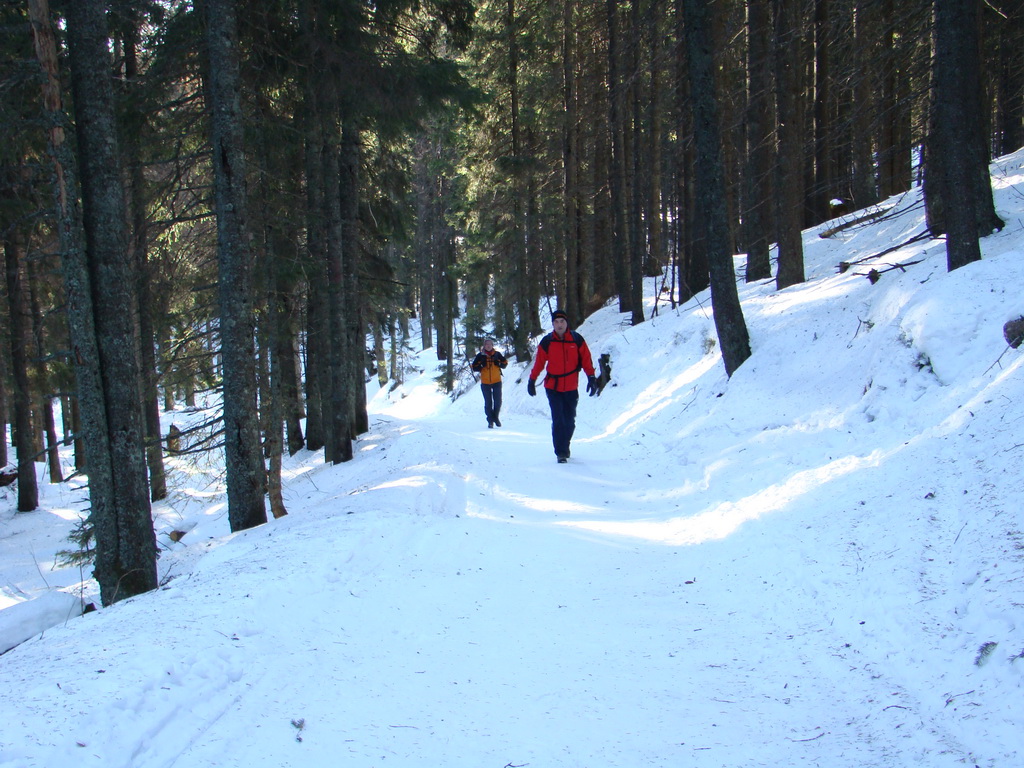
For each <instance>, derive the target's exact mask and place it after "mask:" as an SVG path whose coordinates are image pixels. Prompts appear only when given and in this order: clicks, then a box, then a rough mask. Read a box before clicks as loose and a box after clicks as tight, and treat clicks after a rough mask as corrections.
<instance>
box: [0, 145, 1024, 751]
mask: <svg viewBox="0 0 1024 768" xmlns="http://www.w3.org/2000/svg"><path fill="white" fill-rule="evenodd" d="M997 170H998V173H997V174H995V175H994V179H996V180H997V182H998V183H997V187H999V189H998V190H997V191H999V192H1000V206H1001V207H1000V210H1001V211H1005V212H1007V215H1006V219H1007V221H1008V222H1010V224H1008V226H1007V228H1006V229H1005V230H1004V231H1003V232H1002V233H1000V234H999V235H993V236H992V237H991V238H986V240H985V242H984V247H985V259H984V260H983V261H982V262H979V263H977V264H974V265H971V266H969V267H964V268H962V269H959V270H956V271H955V272H954V273H946V271H945V268H944V261H943V253H942V245H941V243H929V244H925V245H915V246H914V247H913V248H912V249H907V252H904V253H892V254H888V255H887V256H886V259H887V260H891V261H893V262H897V261H901V260H902V261H905V262H912V265H913V267H912V269H911V268H908V269H905V270H896V269H894V270H887V271H886V274H885V275H884V278H883V280H882V281H880V282H879V283H877V284H871V283H869V282H868V281H867V280H866V279H864V276H863V275H857V274H856V273H855V272H852V271H851V272H847V273H844V274H837V273H836V270H835V264H836V263H838V262H839V261H840V260H850V261H853V260H855V259H859V258H860V257H863V256H865V255H869V254H871V253H878V252H881V251H883V250H884V248H885V247H886V246H887V245H889V244H891V243H893V242H903V241H905V240H906V239H907V238H906V236H907V233H909V232H916V231H919V230H920V229H921V227H922V222H921V214H920V210H919V207H918V206H917V205H916V203H915V202H914V200H913V199H912V197H911V196H908V197H907V198H906V199H905V200H903V199H901V200H897V201H890V202H889V204H890V205H892V206H894V207H898V206H903V207H904V208H905V210H906V213H905V214H904V215H896V214H891V215H887V216H886V217H883V218H880V219H879V220H878V221H877V222H875V223H872V224H870V225H866V226H864V227H862V228H859V229H854V228H850V229H848V230H844V231H843V233H842V235H841V236H837V237H833V238H829V239H823V238H819V237H818V236H817V234H816V233H814V232H808V233H806V235H805V243H804V244H805V249H806V258H807V262H808V281H807V283H806V284H804V285H801V286H794V287H792V288H789V289H786V290H785V291H782V292H779V291H776V290H775V289H774V286H772V285H771V284H770V283H763V284H745V285H743V286H742V287H741V288H742V293H743V295H742V299H743V306H744V312H745V314H746V317H747V321H748V324H749V326H750V329H751V334H752V347H753V355H752V357H751V358H750V359H749V360H748V361H747V362H746V363H744V365H743V366H742V367H741V368H740V369H739V370H738V371H737V372H736V374H735V375H734V376H733V377H732V378H731V379H728V380H727V379H726V378H725V376H724V372H723V370H722V366H721V360H720V356H719V355H718V353H717V351H716V343H715V339H714V328H713V322H712V320H711V317H710V313H709V307H708V304H707V297H706V295H704V296H701V297H698V298H697V299H696V300H694V301H693V302H690V303H688V304H687V305H686V306H685V307H679V308H676V309H673V310H672V311H669V310H668V309H666V308H664V307H663V311H662V314H660V315H659V316H658V317H656V318H654V317H652V318H651V319H649V320H648V321H647V322H645V323H643V324H642V325H639V326H636V327H629V326H628V323H625V324H624V323H623V319H624V318H623V317H622V316H620V314H619V313H618V312H617V311H616V310H615V308H614V307H610V306H609V307H605V308H604V309H602V310H600V311H599V312H597V313H596V314H595V315H593V316H591V317H590V318H588V320H587V323H586V324H585V326H584V327H583V328H582V329H581V331H582V332H583V333H584V334H585V335H586V337H587V339H588V342H589V343H590V345H591V347H592V349H593V351H594V352H595V354H597V353H608V354H610V355H611V357H612V360H613V361H614V364H615V369H614V370H615V373H614V378H613V383H612V385H611V386H610V387H609V388H607V389H606V390H605V392H604V393H603V394H602V396H601V397H600V398H598V399H591V398H586V397H583V398H581V402H580V406H579V416H578V427H577V433H576V437H575V439H574V441H573V458H572V460H571V461H570V463H569V464H567V465H562V466H560V465H557V464H556V463H555V461H554V457H553V455H552V450H551V445H550V432H549V429H550V426H549V421H548V417H547V407H546V403H545V402H544V398H543V397H537V398H532V399H531V398H528V397H526V395H525V393H524V391H523V390H524V387H523V381H522V378H521V377H522V375H523V366H524V364H521V363H516V364H514V365H512V366H510V368H509V370H508V372H507V375H506V389H505V408H504V410H503V411H502V420H503V422H504V424H505V426H504V427H503V428H501V429H494V430H488V429H486V427H485V425H484V419H483V414H482V402H481V399H480V397H479V393H478V392H477V391H475V390H474V391H470V392H468V393H466V395H465V396H464V397H462V398H460V399H457V400H455V401H454V402H451V401H449V400H448V399H447V398H446V397H445V396H444V395H442V394H440V393H438V392H437V390H436V387H435V386H434V383H433V380H434V376H435V375H436V370H435V368H434V366H435V365H436V359H433V360H431V359H430V358H431V357H432V354H431V352H430V351H427V352H421V353H419V356H418V357H415V356H414V357H415V360H414V361H413V362H414V364H413V365H412V366H411V368H410V375H409V378H408V380H407V382H406V384H405V385H404V386H403V387H402V388H400V389H399V390H396V391H395V392H393V393H385V392H379V393H378V392H371V393H370V394H371V395H374V394H376V395H377V397H374V398H372V400H371V403H370V406H371V419H372V424H371V430H370V432H369V434H367V435H364V436H362V437H361V438H360V439H359V440H358V441H357V442H356V444H355V454H356V457H355V460H354V461H352V462H349V463H346V464H343V465H339V466H333V467H328V466H324V465H323V463H322V460H321V457H320V455H319V454H310V453H301V454H299V455H298V456H296V457H294V458H293V459H291V460H289V461H288V462H287V468H286V469H287V474H288V477H287V481H286V485H285V495H286V504H287V507H288V510H289V515H288V516H287V517H286V518H283V519H281V520H276V521H272V522H271V523H269V524H267V525H265V526H261V527H259V528H257V529H253V530H250V531H245V532H242V533H238V534H233V535H231V534H228V532H227V522H226V510H225V508H224V503H223V497H222V495H221V493H222V488H221V486H220V484H219V467H218V466H217V459H215V458H211V459H208V461H209V465H186V464H178V465H177V466H176V467H175V468H174V471H173V487H175V488H176V493H175V496H174V497H173V498H172V499H171V500H169V501H168V502H167V503H166V504H163V505H158V506H157V507H156V508H155V509H154V513H155V519H156V525H157V529H158V534H159V540H160V541H161V543H162V545H163V547H164V551H163V552H162V556H161V560H160V573H161V578H162V582H163V586H162V587H161V588H160V589H159V590H157V591H156V592H154V593H150V594H147V595H141V596H139V597H136V598H133V599H131V600H127V601H124V602H122V603H118V604H116V605H114V606H111V607H108V608H105V609H103V610H100V611H97V612H94V613H90V614H87V615H85V616H83V617H81V618H79V619H74V620H72V621H69V622H68V623H67V624H66V625H62V626H56V627H53V628H51V629H47V630H46V631H45V632H44V633H43V635H42V636H38V637H35V638H33V639H32V640H29V641H27V642H25V643H23V644H21V645H19V646H18V647H16V648H14V649H13V650H12V651H10V652H9V653H7V654H4V655H2V656H0V766H2V768H79V767H80V766H96V767H97V768H100V767H102V768H210V767H212V766H223V767H231V768H286V767H288V766H294V768H335V767H336V766H340V767H343V768H386V767H387V766H396V767H397V768H424V767H425V766H429V768H442V767H443V768H525V767H526V766H529V767H530V768H612V767H616V766H621V767H623V768H651V767H652V766H671V767H672V768H680V767H683V768H758V767H759V766H771V767H772V768H783V767H785V768H791V767H793V768H795V767H801V768H894V767H899V768H902V767H903V766H914V767H915V768H961V767H962V766H967V767H968V768H970V767H971V766H980V768H1009V767H1010V766H1014V767H1015V766H1017V765H1019V764H1020V759H1019V756H1020V755H1021V754H1024V735H1022V731H1021V729H1020V705H1021V689H1022V688H1024V596H1022V594H1021V584H1024V554H1022V553H1024V489H1022V488H1021V487H1020V483H1019V476H1020V473H1019V466H1020V456H1021V455H1022V451H1024V441H1022V440H1021V438H1020V435H1021V427H1022V425H1024V416H1022V415H1021V411H1020V407H1019V405H1020V403H1021V402H1022V401H1024V377H1022V374H1024V356H1022V355H1021V354H1020V352H1019V351H1014V350H1011V351H1007V349H1006V346H1005V341H1004V340H1003V338H1002V333H1001V329H1002V324H1003V323H1004V322H1005V321H1006V320H1008V319H1010V318H1012V317H1016V316H1019V315H1020V314H1022V313H1024V304H1021V299H1020V295H1021V294H1020V291H1019V285H1020V283H1021V282H1022V281H1024V258H1022V254H1024V229H1022V227H1021V224H1020V222H1021V221H1024V195H1021V194H1020V193H1018V192H1017V191H1016V190H1017V187H1018V186H1020V187H1021V188H1024V156H1013V157H1010V158H1007V159H1005V161H1004V162H1003V163H1002V165H1001V168H1000V169H997ZM911 250H912V251H913V252H910V251H911ZM880 266H884V265H880ZM863 268H864V269H867V267H866V266H865V267H863ZM650 294H651V295H653V294H654V291H653V290H652V291H650ZM650 309H651V307H650V305H648V310H650ZM994 361H995V362H994ZM206 415H208V414H202V413H200V414H195V415H194V418H196V419H197V420H201V419H203V418H205V417H206ZM166 417H167V418H189V414H182V413H179V414H177V415H175V414H167V415H166ZM166 426H167V424H165V427H166ZM43 492H44V495H45V502H46V503H45V505H44V510H41V511H40V512H38V513H30V515H29V516H17V515H15V514H14V512H13V502H11V503H10V504H8V507H9V511H3V512H2V513H0V514H2V515H6V517H2V518H0V566H2V568H0V590H2V592H0V597H3V598H4V599H5V600H7V601H8V602H10V601H22V600H23V598H25V597H26V596H35V595H37V594H44V595H45V594H47V593H48V592H49V591H52V588H53V587H57V586H60V587H65V588H67V587H69V585H73V584H75V582H76V581H77V580H78V579H80V578H82V577H81V576H79V575H77V574H75V573H68V571H67V569H63V570H59V571H58V572H56V573H51V572H50V571H49V570H48V564H49V563H51V562H52V560H53V552H55V551H56V549H58V548H59V547H60V542H61V540H62V537H63V535H64V534H65V533H66V532H67V530H68V529H69V528H70V526H71V524H72V523H71V521H73V520H74V519H75V516H76V515H75V513H76V511H77V510H78V509H80V508H81V507H82V503H81V498H80V496H81V492H80V491H75V490H74V489H70V488H68V487H66V486H59V487H57V488H52V487H49V488H48V487H44V489H43ZM3 493H6V491H0V494H3ZM6 498H8V500H9V499H10V497H9V496H8V497H6ZM171 530H180V531H184V532H186V533H185V536H184V538H183V539H181V541H180V542H177V541H172V540H171V538H170V537H169V536H168V533H169V532H170V531H171ZM37 564H38V565H37ZM37 571H38V573H37ZM50 579H52V581H50V582H49V583H46V582H47V581H48V580H50ZM94 587H95V585H91V584H90V583H88V582H87V584H86V588H87V589H88V588H93V589H94ZM22 605H24V606H26V607H31V605H32V602H30V601H27V600H26V601H24V602H22ZM0 613H2V612H0ZM30 634H31V633H30Z"/></svg>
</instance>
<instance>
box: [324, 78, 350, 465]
mask: <svg viewBox="0 0 1024 768" xmlns="http://www.w3.org/2000/svg"><path fill="white" fill-rule="evenodd" d="M337 87H339V86H338V85H337V83H329V84H327V86H326V88H325V90H324V93H323V96H324V99H323V121H324V122H323V140H324V197H323V204H324V212H323V217H324V222H325V231H324V234H325V236H326V241H327V242H326V247H325V252H326V255H327V322H328V327H329V328H330V336H329V339H330V342H329V345H328V352H327V361H328V367H329V369H330V379H329V387H328V389H327V393H328V396H327V397H326V398H325V399H324V406H325V408H326V412H325V419H324V427H325V429H324V431H325V437H326V439H327V442H326V444H325V446H324V459H325V461H327V462H329V463H331V464H340V463H342V462H345V461H350V460H351V459H352V427H351V419H350V412H351V411H350V407H349V401H348V399H347V398H348V392H347V389H348V386H349V383H350V379H349V369H348V367H347V363H348V359H349V358H348V350H347V347H348V328H347V326H346V318H345V313H346V311H347V310H346V307H345V264H344V259H345V254H344V238H345V226H344V221H343V215H344V214H343V211H342V198H341V194H342V193H341V152H342V150H341V121H340V118H341V103H340V100H339V95H338V92H337V90H336V89H337Z"/></svg>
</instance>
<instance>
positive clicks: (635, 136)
mask: <svg viewBox="0 0 1024 768" xmlns="http://www.w3.org/2000/svg"><path fill="white" fill-rule="evenodd" d="M641 29H642V24H641V18H640V0H630V35H629V40H630V46H629V50H630V52H629V56H628V58H627V60H628V61H629V62H630V64H631V66H630V71H631V72H632V73H633V75H632V77H631V78H630V80H631V85H632V99H631V101H632V113H633V115H632V120H629V121H626V130H627V131H628V136H629V151H628V153H627V156H628V157H630V159H631V162H630V163H629V168H630V173H629V183H628V184H627V185H626V186H627V188H628V199H629V224H628V227H627V229H628V231H629V235H628V240H627V242H628V244H629V307H630V310H631V316H630V322H631V323H632V324H633V325H639V324H640V323H642V322H643V321H644V262H645V261H646V252H647V238H646V237H645V234H646V232H645V227H644V226H643V213H642V211H643V194H644V190H645V189H646V188H647V187H646V184H645V183H644V172H643V158H644V151H643V145H642V139H643V110H642V109H641V101H642V99H643V83H642V78H641V77H640V46H641Z"/></svg>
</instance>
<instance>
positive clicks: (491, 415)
mask: <svg viewBox="0 0 1024 768" xmlns="http://www.w3.org/2000/svg"><path fill="white" fill-rule="evenodd" d="M506 365H508V360H506V359H505V356H504V355H503V354H501V352H499V351H498V350H496V349H495V348H494V339H487V340H485V341H484V348H483V349H482V350H480V354H478V355H477V356H476V357H474V358H473V362H472V363H471V364H470V368H472V369H473V370H474V371H476V372H477V373H479V374H480V389H481V391H482V392H483V393H484V415H485V416H487V428H488V429H491V428H493V427H500V426H501V419H499V418H498V414H499V413H500V412H501V371H502V369H503V368H504V367H505V366H506Z"/></svg>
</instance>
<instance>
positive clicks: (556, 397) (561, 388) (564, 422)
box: [526, 309, 598, 464]
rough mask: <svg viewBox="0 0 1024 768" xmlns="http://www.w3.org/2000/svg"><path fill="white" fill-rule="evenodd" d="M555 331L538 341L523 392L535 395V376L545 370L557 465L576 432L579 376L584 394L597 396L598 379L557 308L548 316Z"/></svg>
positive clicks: (583, 346) (580, 342) (578, 339)
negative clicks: (584, 382) (584, 381)
mask: <svg viewBox="0 0 1024 768" xmlns="http://www.w3.org/2000/svg"><path fill="white" fill-rule="evenodd" d="M551 324H552V326H554V331H552V332H551V333H549V334H548V335H547V336H545V337H544V338H543V339H541V340H540V344H538V345H537V357H536V358H535V359H534V361H533V370H531V371H530V381H529V382H528V383H527V385H526V391H527V392H528V393H529V394H530V397H533V396H534V395H536V394H537V377H538V376H539V375H540V373H541V371H545V373H546V376H545V377H544V391H545V393H546V394H547V396H548V405H549V406H550V408H551V442H552V443H553V444H554V446H555V456H557V457H558V463H559V464H565V463H566V462H567V461H568V460H569V442H570V441H571V440H572V433H573V432H575V431H576V405H577V404H578V403H579V400H580V393H579V374H580V371H581V370H582V371H584V372H585V373H586V374H587V394H589V395H596V394H598V391H597V379H596V378H595V376H594V363H593V361H592V360H591V358H590V349H589V347H587V342H586V341H584V340H583V337H582V336H580V335H579V334H578V333H576V331H570V330H569V318H568V317H567V316H566V314H565V312H563V311H562V310H560V309H556V310H555V311H554V312H552V313H551Z"/></svg>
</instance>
